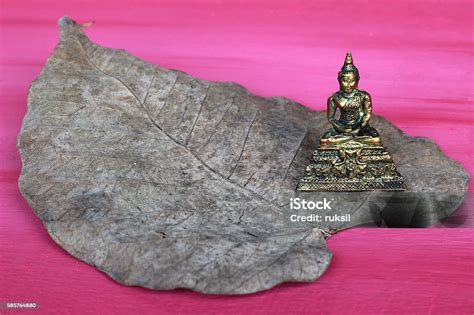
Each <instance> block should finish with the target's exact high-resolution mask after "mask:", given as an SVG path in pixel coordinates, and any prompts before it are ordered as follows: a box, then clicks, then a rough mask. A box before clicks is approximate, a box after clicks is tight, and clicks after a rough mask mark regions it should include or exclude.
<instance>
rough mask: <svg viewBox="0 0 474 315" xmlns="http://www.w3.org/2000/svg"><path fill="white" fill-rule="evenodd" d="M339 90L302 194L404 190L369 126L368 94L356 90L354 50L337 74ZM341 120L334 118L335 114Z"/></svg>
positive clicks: (330, 105)
mask: <svg viewBox="0 0 474 315" xmlns="http://www.w3.org/2000/svg"><path fill="white" fill-rule="evenodd" d="M338 80H339V85H340V87H341V89H340V90H339V91H338V92H336V93H334V94H333V95H331V97H329V99H328V112H327V115H328V120H329V122H330V123H331V124H332V128H331V129H330V130H329V131H327V132H326V133H325V134H324V135H323V136H322V137H321V140H320V146H319V147H318V148H317V149H316V150H315V151H314V153H313V158H312V161H311V163H310V164H309V165H308V166H307V167H306V169H305V176H304V177H303V178H302V179H301V180H300V182H299V184H298V187H297V189H298V190H299V191H363V190H390V191H403V190H406V186H405V182H404V180H403V177H402V176H401V175H400V173H399V172H398V171H397V169H396V167H395V164H394V163H393V160H392V157H391V156H390V154H389V153H388V151H387V150H386V148H385V147H384V146H383V145H382V143H381V140H380V136H379V133H378V132H377V130H376V129H375V128H373V127H371V126H370V125H369V120H370V118H371V117H372V100H371V97H370V94H369V93H367V92H365V91H362V90H358V89H357V84H358V82H359V72H358V70H357V68H356V67H355V66H354V65H353V62H352V55H351V53H350V52H348V53H347V55H346V60H345V63H344V66H343V67H342V69H341V71H340V72H339V74H338ZM337 110H339V111H340V117H339V118H338V119H336V112H337Z"/></svg>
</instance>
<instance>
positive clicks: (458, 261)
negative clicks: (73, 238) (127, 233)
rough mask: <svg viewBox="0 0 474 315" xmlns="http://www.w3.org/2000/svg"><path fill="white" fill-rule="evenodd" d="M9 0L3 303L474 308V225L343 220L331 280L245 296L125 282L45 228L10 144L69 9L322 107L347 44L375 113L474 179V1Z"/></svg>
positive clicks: (2, 125)
mask: <svg viewBox="0 0 474 315" xmlns="http://www.w3.org/2000/svg"><path fill="white" fill-rule="evenodd" d="M0 3H1V8H0V14H1V24H0V40H1V44H0V49H1V50H0V54H1V60H0V92H1V98H0V302H6V301H35V302H37V303H39V304H40V307H39V308H38V309H37V310H36V311H33V312H41V313H48V314H67V313H74V314H76V313H97V312H99V311H100V312H101V313H115V314H117V313H118V314H121V313H129V312H140V313H145V314H146V313H160V314H161V313H163V314H176V313H177V314H184V313H196V314H204V313H206V314H214V313H225V314H234V313H235V314H248V313H249V312H250V313H256V314H289V313H295V314H305V313H308V314H310V313H321V312H330V313H377V314H380V313H388V314H390V313H397V314H399V313H412V314H415V313H416V314H420V313H421V314H424V313H433V314H472V313H473V312H474V306H473V304H472V298H473V294H474V293H473V289H474V279H473V252H474V246H473V238H474V233H473V230H472V229H471V228H453V229H447V228H443V229H424V230H420V229H412V230H405V229H392V230H388V229H364V228H357V229H352V230H348V231H344V232H341V233H339V234H337V235H335V236H334V237H333V238H331V239H330V240H329V242H328V245H329V247H330V249H331V250H332V251H333V252H334V260H333V262H332V264H331V266H330V268H329V269H328V271H327V273H326V274H325V275H324V276H323V277H322V278H320V279H319V280H317V281H316V282H314V283H310V284H283V285H280V286H277V287H276V288H273V289H271V290H268V291H266V292H262V293H257V294H252V295H247V296H239V297H223V296H205V295H202V294H197V293H193V292H190V291H186V290H175V291H171V292H154V291H150V290H145V289H141V288H134V287H125V286H122V285H119V284H117V283H115V282H114V281H112V280H110V279H109V278H108V277H107V276H105V275H104V274H102V273H101V272H99V271H96V270H95V269H94V268H92V267H90V266H88V265H86V264H85V263H82V262H81V261H79V260H77V259H75V258H73V257H71V256H69V255H68V254H67V253H66V252H65V251H64V250H62V249H61V248H60V247H59V246H57V245H56V244H55V243H54V242H53V241H52V240H51V239H50V238H49V237H48V235H47V233H46V232H45V231H44V228H43V226H42V224H41V222H40V220H39V219H38V218H37V217H36V216H35V215H34V214H33V212H32V211H31V209H30V208H29V206H28V205H27V204H26V202H25V201H24V200H23V198H22V197H21V195H20V193H19V191H18V188H17V179H18V176H19V174H20V170H21V163H20V159H19V155H18V152H17V150H16V148H15V141H16V136H17V134H18V132H19V130H20V126H21V120H22V118H23V115H24V114H25V112H26V98H27V91H28V86H29V84H30V82H31V81H32V80H33V79H34V78H35V77H36V76H37V75H38V73H39V71H40V69H41V68H42V66H43V65H44V63H45V61H46V59H47V56H48V54H49V53H50V52H51V51H52V50H53V48H54V46H55V44H56V43H57V40H58V31H57V28H56V21H57V19H58V18H59V17H61V16H62V15H65V14H67V15H69V16H71V17H72V18H73V19H76V20H78V21H79V22H86V21H90V20H95V21H96V22H97V24H96V25H94V26H92V27H90V28H88V29H87V31H86V32H87V34H88V35H89V36H90V38H91V39H92V40H93V41H95V42H97V43H99V44H101V45H105V46H109V47H120V48H124V49H127V50H128V51H131V52H132V53H134V54H135V55H137V56H138V57H141V58H143V59H145V60H148V61H150V62H153V63H157V64H160V65H163V66H166V67H170V68H176V69H180V70H183V71H186V72H188V73H190V74H192V75H195V76H198V77H201V78H205V79H210V80H226V81H235V82H238V83H240V84H242V85H244V86H246V87H248V88H249V89H250V90H251V91H252V92H254V93H257V94H260V95H265V96H270V95H284V96H287V97H290V98H292V99H295V100H296V101H299V102H301V103H303V104H304V105H306V106H308V107H311V108H316V109H324V107H325V105H324V103H325V99H326V97H327V96H328V95H329V94H330V93H331V92H333V91H335V90H336V89H337V81H336V75H337V71H338V69H339V68H340V67H341V65H342V62H343V58H344V54H345V51H346V50H351V51H352V52H353V55H354V60H355V64H356V65H357V66H358V68H359V70H360V72H361V77H362V80H361V82H360V87H361V88H362V89H365V90H367V91H369V92H370V93H371V94H372V96H373V99H374V109H375V112H376V113H378V114H381V115H384V116H385V117H387V118H388V119H390V120H391V121H393V122H394V123H395V124H396V125H397V126H398V127H400V128H401V129H403V130H404V131H405V132H407V133H409V134H411V135H417V136H425V137H429V138H432V139H434V140H435V141H436V142H437V143H438V144H439V145H440V146H441V148H442V149H443V150H444V151H445V152H446V153H447V154H448V155H449V156H451V157H452V158H454V159H456V160H458V161H459V162H461V163H462V164H463V165H464V167H465V168H466V169H468V171H469V172H470V173H471V174H473V173H474V166H473V163H472V161H473V151H472V150H473V149H472V147H473V143H474V141H473V134H472V132H473V129H472V125H473V121H474V119H473V99H474V97H473V80H474V76H473V72H472V71H473V70H472V69H473V50H472V47H473V46H472V45H473V31H472V23H473V4H472V1H451V2H445V1H424V2H417V3H414V2H407V1H383V2H382V1H378V2H376V3H373V4H370V5H367V3H366V1H337V2H335V3H330V2H313V3H309V1H288V2H283V1H258V2H255V1H199V2H196V1H160V2H156V3H154V2H151V1H143V2H140V1H134V2H131V3H125V2H124V1H118V0H116V1H102V2H100V3H99V2H98V1H81V2H79V1H77V2H65V1H59V0H51V1H32V0H31V1H4V0H2V1H1V2H0ZM472 188H473V186H472V184H471V186H470V190H471V191H472ZM471 204H472V202H471ZM466 208H468V206H465V209H466ZM0 312H7V311H6V310H5V309H0ZM8 312H10V311H8ZM12 312H18V311H12Z"/></svg>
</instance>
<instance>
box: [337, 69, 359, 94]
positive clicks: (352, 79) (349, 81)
mask: <svg viewBox="0 0 474 315" xmlns="http://www.w3.org/2000/svg"><path fill="white" fill-rule="evenodd" d="M357 83H358V80H357V76H356V75H355V74H354V73H352V72H349V73H345V74H343V75H342V76H341V77H340V78H339V86H340V87H341V90H343V91H344V92H346V93H351V92H352V91H354V90H355V89H357Z"/></svg>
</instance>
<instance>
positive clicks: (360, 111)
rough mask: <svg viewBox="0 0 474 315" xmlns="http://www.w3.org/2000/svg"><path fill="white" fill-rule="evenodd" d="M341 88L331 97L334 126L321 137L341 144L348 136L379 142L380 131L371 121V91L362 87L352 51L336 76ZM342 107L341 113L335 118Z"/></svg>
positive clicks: (329, 111)
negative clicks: (363, 89)
mask: <svg viewBox="0 0 474 315" xmlns="http://www.w3.org/2000/svg"><path fill="white" fill-rule="evenodd" d="M337 79H338V81H339V86H340V90H339V91H337V92H336V93H334V94H332V95H331V96H330V97H329V98H328V110H327V116H328V120H329V122H330V123H331V125H332V128H331V129H330V130H328V131H327V132H326V133H325V134H324V135H323V136H322V138H321V145H323V144H338V143H343V142H345V141H349V140H356V141H359V142H362V143H373V144H378V143H380V138H379V133H378V132H377V130H375V128H373V127H371V126H370V125H369V120H370V118H372V99H371V97H370V94H369V93H367V92H365V91H362V90H359V89H358V83H359V71H358V70H357V68H356V67H355V66H354V63H353V61H352V55H351V53H350V52H348V53H347V55H346V60H345V62H344V65H343V66H342V69H341V71H339V74H338V76H337ZM338 109H339V111H340V113H341V115H340V117H339V119H336V112H337V110H338Z"/></svg>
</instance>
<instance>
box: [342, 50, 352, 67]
mask: <svg viewBox="0 0 474 315" xmlns="http://www.w3.org/2000/svg"><path fill="white" fill-rule="evenodd" d="M351 64H352V54H351V52H350V51H348V52H347V54H346V60H345V61H344V65H351Z"/></svg>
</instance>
